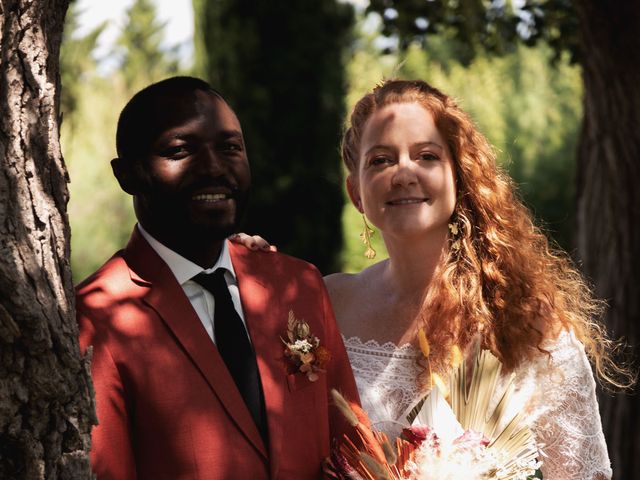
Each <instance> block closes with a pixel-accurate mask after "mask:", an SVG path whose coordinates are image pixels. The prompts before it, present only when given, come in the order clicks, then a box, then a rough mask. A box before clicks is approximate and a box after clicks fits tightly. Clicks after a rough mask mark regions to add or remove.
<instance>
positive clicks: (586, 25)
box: [369, 0, 640, 478]
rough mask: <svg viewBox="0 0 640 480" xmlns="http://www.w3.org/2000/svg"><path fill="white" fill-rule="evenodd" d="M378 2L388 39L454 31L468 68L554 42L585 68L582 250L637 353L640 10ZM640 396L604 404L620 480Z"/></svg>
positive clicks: (588, 0)
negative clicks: (488, 56) (482, 54)
mask: <svg viewBox="0 0 640 480" xmlns="http://www.w3.org/2000/svg"><path fill="white" fill-rule="evenodd" d="M515 5H516V3H515V2H505V1H501V0H493V1H491V2H480V1H478V0H443V1H438V2H425V1H423V0H395V1H394V0H372V1H371V3H370V6H369V9H370V11H376V12H378V13H380V14H381V15H382V16H383V18H384V32H385V33H387V34H395V35H398V36H399V38H401V39H402V40H401V42H400V43H401V45H402V46H406V45H408V44H409V43H410V42H411V41H413V40H414V39H416V38H417V39H419V40H420V41H422V42H424V41H427V39H428V38H429V35H430V34H431V33H433V32H452V35H453V36H454V37H455V38H457V39H458V40H459V42H460V43H461V44H463V45H465V46H467V47H468V48H467V49H466V54H467V56H468V57H467V60H469V59H470V58H473V55H474V54H475V53H476V52H478V51H482V50H488V51H491V52H496V53H502V52H504V51H508V50H509V49H512V48H514V45H515V44H516V43H518V42H525V43H527V44H533V43H535V42H537V41H539V40H546V41H547V42H548V43H549V44H551V45H552V46H553V47H555V48H556V51H557V52H558V55H559V54H560V52H561V51H563V50H566V51H568V52H570V54H571V55H572V58H573V59H574V60H575V61H577V62H579V63H580V65H581V66H582V72H583V82H584V123H583V127H582V134H581V138H580V142H579V145H578V158H577V169H576V171H577V247H578V256H579V258H580V260H581V261H582V263H583V269H584V272H585V273H586V274H587V276H588V277H590V278H591V279H592V280H593V282H594V283H595V291H596V294H597V295H598V296H599V297H601V298H604V299H606V301H607V302H608V304H609V309H608V311H607V314H606V322H607V324H608V327H609V329H610V330H611V331H612V332H613V334H614V335H622V336H624V337H626V339H627V340H628V342H629V343H630V344H631V345H632V346H636V345H638V343H639V341H640V338H639V332H638V324H639V323H640V208H638V205H640V189H638V188H637V187H636V185H637V184H638V183H639V182H640V162H639V161H638V158H640V134H639V133H638V129H637V125H639V124H640V90H639V89H638V85H640V58H639V57H640V36H639V35H638V29H639V28H640V3H639V2H632V1H628V2H625V1H623V2H606V1H604V0H573V1H572V0H523V2H521V4H520V6H519V7H516V6H515ZM638 398H639V397H637V396H636V397H632V396H626V395H622V394H619V395H617V397H610V396H601V399H600V400H601V401H600V404H601V412H602V418H603V425H604V428H605V434H606V437H607V443H608V445H609V450H610V455H611V458H612V462H613V464H614V468H615V470H616V474H617V476H620V477H621V478H624V477H628V476H630V475H631V474H632V472H638V471H640V456H639V455H637V451H638V448H639V445H640V438H639V437H640V435H639V434H638V432H640V415H638V411H640V409H639V408H638V406H639V405H638V404H639V402H640V400H639V399H638Z"/></svg>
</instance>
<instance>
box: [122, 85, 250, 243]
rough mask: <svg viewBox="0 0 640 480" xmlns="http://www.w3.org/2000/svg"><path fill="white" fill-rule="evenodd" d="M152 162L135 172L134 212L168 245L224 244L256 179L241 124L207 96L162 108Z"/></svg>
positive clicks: (151, 144)
mask: <svg viewBox="0 0 640 480" xmlns="http://www.w3.org/2000/svg"><path fill="white" fill-rule="evenodd" d="M150 127H151V128H150V129H148V130H147V131H150V132H152V133H151V135H150V137H149V141H148V150H147V154H146V155H143V156H142V158H140V159H138V160H137V161H136V162H137V163H136V165H135V166H134V172H135V173H134V177H135V181H136V184H137V187H136V192H135V193H134V199H135V208H136V214H137V216H138V220H139V221H140V223H141V224H142V226H143V227H144V228H145V229H147V230H148V231H149V232H150V233H151V234H152V235H153V236H155V237H156V238H157V239H158V240H160V241H161V242H163V243H165V244H167V245H169V246H173V245H172V244H175V243H176V241H177V239H181V240H180V241H181V242H182V241H185V242H186V244H188V242H189V240H188V237H187V236H189V235H200V236H206V238H207V239H208V240H209V241H213V240H221V239H223V238H225V237H226V236H228V235H229V234H230V233H232V232H233V231H234V230H235V228H236V224H237V222H238V219H239V217H240V215H241V213H242V211H243V209H244V206H245V204H246V199H247V192H248V190H249V186H250V182H251V175H250V172H249V163H248V160H247V155H246V151H245V145H244V139H243V137H242V130H241V128H240V122H239V121H238V118H237V117H236V115H235V114H234V112H233V111H232V110H231V108H230V107H229V106H228V105H227V104H226V103H225V102H224V100H222V99H220V98H218V97H216V96H215V95H213V94H211V93H207V92H203V91H195V92H194V93H192V94H189V95H181V96H176V97H171V98H165V99H162V101H161V102H158V105H157V107H156V111H155V112H154V115H153V120H152V124H151V125H150Z"/></svg>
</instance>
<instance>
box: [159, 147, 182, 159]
mask: <svg viewBox="0 0 640 480" xmlns="http://www.w3.org/2000/svg"><path fill="white" fill-rule="evenodd" d="M187 155H189V147H188V146H187V145H175V146H173V147H168V148H165V149H164V150H162V151H161V152H160V156H161V157H166V158H182V157H186V156H187Z"/></svg>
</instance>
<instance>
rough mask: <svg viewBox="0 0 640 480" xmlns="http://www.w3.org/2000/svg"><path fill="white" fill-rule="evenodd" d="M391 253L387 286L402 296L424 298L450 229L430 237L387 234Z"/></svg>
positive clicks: (385, 237)
mask: <svg viewBox="0 0 640 480" xmlns="http://www.w3.org/2000/svg"><path fill="white" fill-rule="evenodd" d="M383 237H384V241H385V245H386V247H387V252H388V253H389V261H388V263H387V266H386V269H385V270H386V271H385V276H386V278H385V281H386V282H387V285H390V286H393V288H394V290H395V291H396V292H397V293H398V295H399V296H406V297H417V298H418V300H417V301H422V298H423V296H424V294H425V292H426V291H427V288H428V287H429V284H430V283H431V279H432V278H433V274H434V272H435V270H436V268H437V266H438V263H439V261H440V258H441V257H442V255H443V249H444V247H445V245H446V239H447V234H446V232H444V233H441V232H438V233H434V234H433V235H431V236H430V237H429V238H425V237H421V238H415V239H407V238H397V237H393V236H390V235H384V234H383Z"/></svg>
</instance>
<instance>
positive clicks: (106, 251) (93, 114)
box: [61, 0, 177, 282]
mask: <svg viewBox="0 0 640 480" xmlns="http://www.w3.org/2000/svg"><path fill="white" fill-rule="evenodd" d="M77 26H78V25H77V12H76V11H75V9H74V8H73V6H72V9H71V10H70V14H69V15H68V16H67V20H66V25H65V37H64V40H63V44H62V50H61V77H62V98H63V114H64V122H63V124H62V131H61V144H62V149H63V153H64V157H65V161H66V164H67V168H68V170H69V176H70V179H71V183H70V185H69V190H70V195H71V198H70V201H69V205H68V213H69V221H70V223H71V232H72V234H71V265H72V271H73V277H74V281H75V282H79V281H80V280H82V279H83V278H85V277H86V276H87V275H89V274H90V273H92V272H93V271H95V270H96V269H97V268H98V267H99V266H100V265H102V264H103V263H104V262H105V261H106V260H107V259H108V258H109V257H110V256H111V255H112V254H113V253H114V252H116V251H117V250H119V249H121V248H122V247H124V245H125V243H126V241H127V239H128V237H129V235H130V233H131V229H132V228H133V225H134V224H135V215H134V213H133V209H132V202H131V197H129V196H128V195H127V194H125V193H124V192H123V191H122V190H120V187H119V186H118V183H117V182H116V180H115V178H114V177H113V174H112V172H111V166H110V164H109V161H110V160H111V159H112V158H114V157H115V156H116V152H115V130H116V123H117V120H118V115H119V113H120V110H121V109H122V108H123V107H124V105H125V104H126V102H127V101H128V100H129V98H130V97H131V95H132V94H133V93H134V91H135V90H137V89H138V88H140V87H142V86H144V85H146V84H148V83H152V82H154V81H158V80H160V79H162V78H164V77H166V76H169V75H171V74H174V73H176V68H177V67H176V63H175V57H174V55H173V53H172V52H165V51H164V50H163V49H162V48H161V46H160V42H161V40H162V36H163V28H164V26H163V25H162V24H159V23H158V22H157V20H156V12H155V8H154V6H153V4H152V3H150V2H149V1H148V0H143V1H139V0H138V1H136V2H135V3H134V4H133V6H132V7H131V8H130V9H129V10H128V17H127V21H126V25H125V28H126V29H127V31H125V32H124V33H123V34H122V35H121V37H120V40H119V44H120V54H121V55H120V62H121V63H120V65H121V70H119V71H116V72H111V73H108V74H103V75H100V74H99V73H98V71H97V64H96V61H95V60H94V58H93V53H94V49H95V46H96V40H97V37H98V36H99V35H100V33H101V31H102V29H103V28H104V25H101V26H100V27H98V28H97V29H95V30H94V31H93V32H91V33H90V34H89V35H87V36H86V37H83V38H78V37H77V34H76V29H77ZM125 46H127V48H125V49H124V50H123V48H124V47H125ZM65 98H66V99H67V100H66V101H65Z"/></svg>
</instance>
